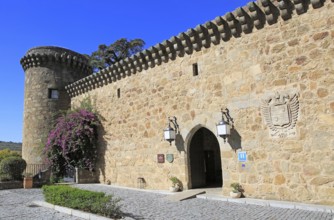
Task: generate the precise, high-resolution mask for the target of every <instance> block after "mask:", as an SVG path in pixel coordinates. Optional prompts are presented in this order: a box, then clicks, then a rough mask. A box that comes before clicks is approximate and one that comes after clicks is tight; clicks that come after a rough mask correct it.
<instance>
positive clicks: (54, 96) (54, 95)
mask: <svg viewBox="0 0 334 220" xmlns="http://www.w3.org/2000/svg"><path fill="white" fill-rule="evenodd" d="M49 99H59V91H58V89H49Z"/></svg>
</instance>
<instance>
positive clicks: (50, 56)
mask: <svg viewBox="0 0 334 220" xmlns="http://www.w3.org/2000/svg"><path fill="white" fill-rule="evenodd" d="M20 63H21V65H22V67H23V69H24V71H26V70H27V69H29V68H31V67H41V66H46V65H47V64H48V63H52V64H54V63H59V64H63V65H66V66H69V67H71V68H74V69H76V70H78V71H80V72H82V73H83V74H84V75H87V73H91V72H92V69H91V67H90V66H89V65H88V59H87V58H86V57H85V56H83V55H82V54H79V53H76V52H74V51H72V50H68V49H65V48H60V47H52V46H48V47H35V48H32V49H30V50H28V52H27V53H26V54H25V56H24V57H23V58H22V59H21V61H20Z"/></svg>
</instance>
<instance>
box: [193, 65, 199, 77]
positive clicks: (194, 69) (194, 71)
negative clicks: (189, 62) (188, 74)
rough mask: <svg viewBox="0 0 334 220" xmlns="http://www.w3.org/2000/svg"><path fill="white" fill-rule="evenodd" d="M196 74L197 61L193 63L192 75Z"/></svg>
mask: <svg viewBox="0 0 334 220" xmlns="http://www.w3.org/2000/svg"><path fill="white" fill-rule="evenodd" d="M197 75H198V65H197V63H194V64H193V76H197Z"/></svg>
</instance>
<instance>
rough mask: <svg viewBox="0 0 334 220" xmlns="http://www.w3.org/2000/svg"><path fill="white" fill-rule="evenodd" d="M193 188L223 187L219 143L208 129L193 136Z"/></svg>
mask: <svg viewBox="0 0 334 220" xmlns="http://www.w3.org/2000/svg"><path fill="white" fill-rule="evenodd" d="M189 164H190V169H189V171H190V180H191V184H190V186H191V188H201V187H222V184H223V178H222V166H221V158H220V149H219V143H218V140H217V138H216V136H215V135H214V134H213V133H212V132H211V131H210V130H208V129H206V128H203V127H202V128H200V129H199V130H197V131H196V133H195V134H194V135H193V137H192V139H191V141H190V146H189Z"/></svg>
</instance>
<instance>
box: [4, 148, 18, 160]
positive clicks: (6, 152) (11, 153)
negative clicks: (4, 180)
mask: <svg viewBox="0 0 334 220" xmlns="http://www.w3.org/2000/svg"><path fill="white" fill-rule="evenodd" d="M13 156H15V157H21V155H20V154H19V153H18V152H17V151H11V150H9V149H4V150H0V162H1V160H3V159H4V158H6V157H13Z"/></svg>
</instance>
